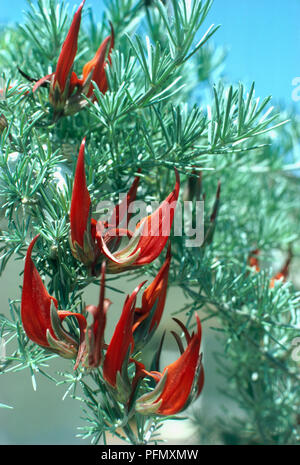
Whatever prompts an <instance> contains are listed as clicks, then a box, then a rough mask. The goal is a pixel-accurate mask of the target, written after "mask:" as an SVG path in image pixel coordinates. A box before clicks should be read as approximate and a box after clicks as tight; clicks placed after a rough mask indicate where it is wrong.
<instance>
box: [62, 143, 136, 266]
mask: <svg viewBox="0 0 300 465" xmlns="http://www.w3.org/2000/svg"><path fill="white" fill-rule="evenodd" d="M84 152H85V138H84V139H83V141H82V143H81V146H80V150H79V154H78V159H77V165H76V171H75V177H74V184H73V191H72V200H71V208H70V226H71V231H70V246H71V250H72V253H73V255H74V257H75V258H77V259H78V260H80V261H81V262H82V263H83V264H84V265H86V266H87V267H90V268H91V270H92V273H93V274H95V266H96V264H97V262H98V261H99V258H100V256H101V249H102V247H101V245H99V241H98V240H97V238H96V224H97V221H96V220H95V219H93V218H92V217H91V215H92V211H91V198H90V194H89V191H88V189H87V184H86V176H85V168H84ZM139 179H140V178H139V177H138V176H136V178H135V180H134V182H133V184H132V186H131V188H130V189H129V191H128V194H127V196H126V197H125V198H124V199H123V201H122V202H121V203H120V205H117V206H116V207H115V209H114V211H113V213H112V216H111V218H110V220H109V221H108V222H105V223H104V222H99V225H98V227H99V228H101V231H102V233H103V235H104V241H105V242H106V243H108V244H110V245H112V246H115V245H116V244H117V243H118V241H119V239H120V233H122V232H123V233H124V231H123V229H120V228H119V225H120V224H121V222H122V221H123V220H124V219H126V226H127V225H128V221H129V218H130V215H129V214H128V212H127V211H128V206H129V205H130V203H131V202H133V201H134V199H135V197H136V192H137V188H138V183H139ZM125 234H126V235H127V234H130V233H129V232H128V230H127V229H125ZM112 242H115V243H114V244H112Z"/></svg>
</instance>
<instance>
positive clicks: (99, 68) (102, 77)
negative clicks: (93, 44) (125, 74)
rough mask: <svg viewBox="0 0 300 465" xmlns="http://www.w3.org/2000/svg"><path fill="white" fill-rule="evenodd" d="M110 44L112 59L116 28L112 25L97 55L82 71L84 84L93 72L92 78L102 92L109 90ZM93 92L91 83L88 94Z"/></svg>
mask: <svg viewBox="0 0 300 465" xmlns="http://www.w3.org/2000/svg"><path fill="white" fill-rule="evenodd" d="M109 44H110V47H109V52H108V60H109V61H110V53H111V50H112V48H113V46H114V30H113V27H112V25H111V35H109V36H108V37H106V38H105V39H104V40H103V42H102V44H101V45H100V47H99V48H98V50H97V52H96V54H95V56H94V57H93V58H92V60H91V61H89V62H88V63H86V64H85V65H84V67H83V71H82V80H83V85H84V82H85V81H86V80H87V79H88V78H89V77H90V74H91V73H92V76H91V80H92V81H95V82H96V84H97V86H98V87H99V90H100V91H101V92H102V93H105V92H106V90H107V79H106V74H105V69H104V68H105V65H106V61H105V59H106V52H107V48H108V45H109ZM92 93H93V85H92V84H91V85H90V87H89V90H88V93H87V96H88V97H90V96H91V95H92Z"/></svg>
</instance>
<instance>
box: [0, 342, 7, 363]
mask: <svg viewBox="0 0 300 465" xmlns="http://www.w3.org/2000/svg"><path fill="white" fill-rule="evenodd" d="M5 360H6V341H5V339H4V337H0V364H1V363H4V362H5Z"/></svg>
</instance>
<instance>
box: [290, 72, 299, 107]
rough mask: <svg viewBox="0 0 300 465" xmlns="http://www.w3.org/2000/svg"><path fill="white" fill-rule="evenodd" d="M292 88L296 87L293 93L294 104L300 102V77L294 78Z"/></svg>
mask: <svg viewBox="0 0 300 465" xmlns="http://www.w3.org/2000/svg"><path fill="white" fill-rule="evenodd" d="M292 86H293V87H294V89H293V91H292V100H293V101H294V102H299V100H300V76H298V77H294V78H293V79H292Z"/></svg>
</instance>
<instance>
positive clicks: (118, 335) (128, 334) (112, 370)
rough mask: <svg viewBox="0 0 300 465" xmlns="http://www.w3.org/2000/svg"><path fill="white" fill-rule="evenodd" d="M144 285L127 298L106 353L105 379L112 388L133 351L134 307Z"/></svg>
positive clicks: (104, 364)
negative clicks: (128, 354) (127, 357)
mask: <svg viewBox="0 0 300 465" xmlns="http://www.w3.org/2000/svg"><path fill="white" fill-rule="evenodd" d="M144 284H145V283H144V282H143V283H141V284H140V285H139V286H137V287H136V288H135V290H134V291H133V293H132V294H131V296H130V297H129V296H127V298H126V300H125V303H124V306H123V310H122V314H121V317H120V319H119V322H118V324H117V326H116V329H115V331H114V334H113V337H112V339H111V341H110V344H109V346H108V349H107V352H106V356H105V359H104V363H103V377H104V379H105V380H106V381H107V382H108V383H109V384H110V385H111V386H115V385H116V377H117V373H118V372H120V371H121V370H122V365H123V363H124V360H125V357H126V356H127V353H128V350H130V353H132V351H133V345H134V341H133V336H132V325H133V316H134V306H135V301H136V296H137V294H138V292H139V290H140V288H141V287H142V286H143V285H144Z"/></svg>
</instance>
